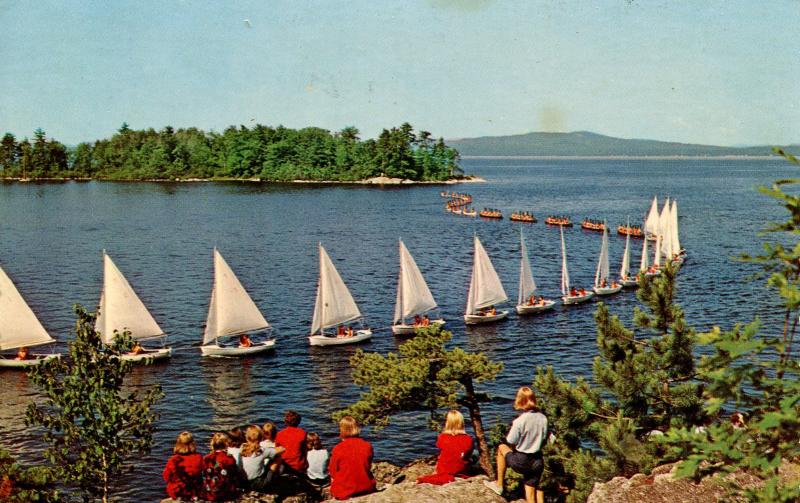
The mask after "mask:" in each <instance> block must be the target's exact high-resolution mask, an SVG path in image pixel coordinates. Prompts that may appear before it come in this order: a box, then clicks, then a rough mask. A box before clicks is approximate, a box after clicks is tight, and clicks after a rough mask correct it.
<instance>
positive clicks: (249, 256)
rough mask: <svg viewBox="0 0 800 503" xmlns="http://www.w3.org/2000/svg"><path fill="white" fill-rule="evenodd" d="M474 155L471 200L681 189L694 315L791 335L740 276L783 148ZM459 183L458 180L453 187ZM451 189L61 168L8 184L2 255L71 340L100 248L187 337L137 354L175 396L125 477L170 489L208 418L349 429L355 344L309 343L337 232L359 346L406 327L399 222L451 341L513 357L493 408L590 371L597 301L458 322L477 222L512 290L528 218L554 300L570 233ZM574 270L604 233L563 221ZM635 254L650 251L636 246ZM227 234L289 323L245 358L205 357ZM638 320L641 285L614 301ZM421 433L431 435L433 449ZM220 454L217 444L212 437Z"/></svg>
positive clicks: (412, 420)
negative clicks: (540, 383) (172, 179)
mask: <svg viewBox="0 0 800 503" xmlns="http://www.w3.org/2000/svg"><path fill="white" fill-rule="evenodd" d="M464 167H465V170H466V171H467V172H468V173H475V174H478V175H480V176H482V177H484V178H485V179H486V180H487V183H485V184H468V185H461V186H457V187H456V190H461V191H465V192H470V193H471V194H473V196H474V198H475V202H474V205H475V206H476V207H477V208H478V209H480V208H482V207H483V206H488V207H494V208H499V209H501V210H503V212H504V213H505V214H506V215H508V214H509V213H510V212H511V211H512V210H515V209H525V210H530V211H532V212H533V213H534V214H535V215H536V216H537V217H539V218H540V219H543V218H544V216H546V215H547V214H549V213H558V214H569V215H571V216H572V217H573V219H574V220H575V221H578V222H579V221H580V220H581V219H582V218H584V217H587V216H588V217H593V218H605V219H607V220H608V222H609V224H611V225H613V226H616V225H617V224H618V223H622V222H624V221H625V220H626V219H628V218H630V219H631V221H632V222H636V221H640V220H641V219H642V218H643V215H644V213H645V212H646V211H647V209H648V208H649V205H650V202H651V200H652V197H653V195H654V194H658V195H659V201H660V202H661V201H662V200H663V196H667V195H668V196H671V197H675V198H677V200H678V210H679V214H680V232H681V241H682V244H683V245H684V246H685V248H686V249H687V250H688V253H689V260H688V261H687V263H686V265H685V266H684V268H683V269H682V271H681V273H680V284H679V295H678V297H679V302H680V303H681V304H682V305H683V307H684V309H685V310H686V312H687V317H688V319H689V321H690V323H691V324H693V325H694V326H695V327H697V328H698V329H700V330H703V329H707V328H709V327H711V326H713V325H721V326H722V327H730V326H731V325H732V324H733V322H734V321H748V320H750V319H751V318H752V317H753V316H754V315H759V316H761V317H762V319H763V320H764V323H765V330H768V331H770V332H773V333H775V332H778V331H779V330H780V321H779V319H778V317H777V315H778V313H777V310H776V308H775V300H774V299H773V298H771V297H770V296H768V295H766V294H765V293H764V290H763V289H762V288H761V286H760V284H754V283H748V282H746V281H745V278H746V277H747V276H748V275H749V274H751V273H753V272H754V271H755V269H754V267H753V266H752V265H748V264H743V263H739V262H735V261H732V260H731V259H730V257H732V256H735V255H738V254H739V253H741V252H752V253H756V252H758V251H759V249H760V244H759V243H760V241H759V239H758V238H757V237H756V232H757V231H758V230H760V229H761V228H762V227H763V226H764V224H765V223H766V222H767V221H769V220H771V219H776V218H781V217H783V214H782V211H781V209H780V208H779V207H777V205H775V204H774V203H772V202H771V201H770V200H769V199H768V198H767V197H765V196H762V195H759V194H758V193H757V192H756V190H755V188H756V186H758V185H763V184H768V183H770V182H771V181H772V180H774V179H776V178H782V177H787V176H791V175H793V174H795V173H794V172H793V170H792V169H791V168H790V167H789V166H788V165H787V164H785V163H784V162H782V161H765V160H636V161H632V160H602V161H598V160H578V161H575V160H569V161H567V160H524V159H480V160H478V159H470V160H466V161H464ZM449 189H450V187H448V190H449ZM440 190H442V187H439V186H427V187H425V186H421V187H411V188H402V189H399V188H387V189H380V188H370V187H348V186H339V187H336V186H313V187H312V186H302V187H298V186H288V185H277V186H269V185H256V184H246V183H224V184H222V183H221V184H210V183H183V184H182V183H175V184H171V183H170V184H164V183H160V184H157V183H97V182H91V183H64V184H0V262H1V263H2V265H3V267H4V269H5V270H6V272H7V273H8V274H9V275H10V276H11V277H12V278H13V279H14V280H15V281H16V282H17V285H18V287H19V288H20V290H21V291H22V292H23V295H24V296H25V297H26V299H28V301H29V302H30V304H31V305H32V306H33V308H34V310H35V311H36V312H37V313H38V314H39V316H40V318H41V319H42V321H43V323H44V325H45V326H46V327H47V328H48V329H49V330H50V331H51V333H52V334H54V335H56V337H57V338H59V339H60V340H61V341H63V340H65V339H68V338H69V337H70V329H71V327H72V324H73V321H74V320H73V316H72V313H71V308H70V306H71V305H72V304H73V303H76V302H77V303H82V304H84V305H87V306H94V305H95V304H96V303H97V299H98V295H99V292H100V286H101V281H102V262H101V250H102V249H103V248H105V249H106V250H107V251H108V253H109V254H110V255H111V257H112V258H113V259H114V261H115V262H116V264H117V265H118V267H119V268H120V269H121V270H122V272H123V273H124V274H125V275H126V276H127V277H128V280H129V281H130V282H131V284H132V285H133V287H134V289H136V290H137V292H138V293H139V294H140V296H141V298H142V299H143V300H144V302H145V304H146V305H147V306H148V307H149V308H150V310H151V312H152V313H153V314H154V316H155V318H156V319H157V320H158V321H159V323H160V324H161V327H162V328H163V329H164V330H165V331H166V332H167V333H168V334H169V336H170V338H169V343H170V344H171V345H172V346H173V347H174V348H175V354H174V357H173V358H172V360H171V361H169V362H168V363H165V364H159V365H155V366H151V367H145V368H138V369H136V371H135V373H134V376H133V379H132V382H133V383H136V384H149V383H154V382H158V383H161V385H162V386H163V388H164V391H165V392H166V398H165V399H164V400H163V401H162V402H161V403H160V406H159V408H160V410H161V413H162V417H161V420H160V422H159V424H158V427H159V432H158V434H157V436H156V444H155V446H154V448H153V453H152V455H151V456H149V457H148V458H146V459H142V460H141V461H140V463H139V466H138V469H137V470H136V472H135V476H134V479H131V480H126V481H122V482H121V484H122V488H123V491H124V494H126V496H127V497H128V498H129V499H131V500H155V499H157V498H159V497H161V495H162V494H163V489H162V485H163V484H162V482H161V479H160V477H161V469H162V467H163V463H164V462H165V460H166V459H167V457H168V456H169V453H170V452H171V448H172V443H173V441H174V438H175V435H176V434H177V433H178V432H179V431H181V430H184V429H188V430H191V431H193V432H194V433H195V434H196V436H197V438H198V439H199V441H200V442H201V443H202V444H203V445H204V444H205V443H206V441H207V439H208V438H209V433H210V432H212V431H214V430H217V429H223V428H230V427H232V426H234V425H237V424H241V423H247V422H256V423H261V422H263V421H264V420H266V419H273V420H275V421H276V422H279V420H280V418H281V417H282V415H283V411H284V410H285V409H286V408H289V407H291V408H294V409H296V410H298V411H299V412H300V413H301V414H302V415H303V426H305V427H306V429H308V430H312V431H317V432H319V433H320V434H322V436H323V438H324V439H325V440H327V447H329V448H330V447H331V446H332V445H333V444H334V443H335V438H334V435H335V433H336V429H335V427H334V425H333V424H332V423H331V421H330V414H331V413H332V412H333V411H334V410H336V409H337V408H340V407H343V406H345V405H347V404H349V403H351V402H352V401H354V400H355V399H356V398H357V396H358V389H356V388H355V387H354V386H353V385H352V384H351V380H350V370H349V367H348V363H347V361H348V357H349V356H350V355H352V354H353V352H354V351H355V348H347V347H343V348H338V349H317V348H310V347H309V346H308V343H307V340H306V335H307V331H308V329H309V326H310V319H311V314H312V310H313V302H314V295H315V288H316V282H317V267H318V266H317V264H318V257H317V249H316V243H317V242H318V241H322V242H323V244H324V245H325V247H326V249H327V250H328V253H329V254H330V255H331V257H332V258H333V260H334V262H335V263H336V266H337V267H338V268H339V272H340V274H341V275H342V277H343V278H344V280H345V282H346V283H347V284H348V286H349V287H350V289H351V291H352V293H353V296H354V297H355V299H356V301H357V302H358V304H359V306H360V308H361V311H362V313H364V315H365V317H366V319H367V322H368V323H369V324H370V325H371V326H372V327H373V328H374V329H376V330H375V337H374V339H373V341H372V342H370V343H368V344H365V345H363V346H361V347H362V348H364V349H366V350H369V351H379V352H381V353H386V352H388V351H393V350H395V349H396V347H397V343H398V340H397V339H395V338H394V337H393V336H392V335H391V333H390V332H389V330H388V326H389V323H390V321H391V316H392V312H393V308H394V306H393V302H394V298H395V282H396V277H397V268H398V257H397V239H398V238H399V237H402V238H403V239H404V241H405V243H406V245H407V246H408V248H409V250H410V251H411V253H412V254H413V255H414V257H415V258H416V261H417V263H418V265H419V267H420V269H421V270H422V272H423V274H424V275H425V277H426V279H427V281H428V284H429V286H430V288H431V290H432V292H433V294H434V297H435V298H436V300H437V302H438V303H439V304H440V306H441V308H442V313H443V314H444V316H445V318H446V319H447V320H448V328H449V329H451V330H452V331H453V332H454V339H453V340H454V343H455V344H457V345H459V346H462V347H464V348H465V349H468V350H472V351H485V352H486V353H487V354H488V355H489V356H490V357H491V358H494V359H497V360H500V361H502V362H503V363H504V364H505V370H504V372H503V373H502V374H501V376H500V378H499V379H498V380H497V381H496V382H495V383H492V384H490V385H488V386H487V387H486V388H488V391H489V392H490V393H492V395H493V396H494V398H495V400H494V402H492V403H490V404H487V406H486V410H485V413H484V417H485V418H487V420H488V422H490V423H491V422H493V421H494V420H496V419H498V418H499V419H502V420H504V421H505V420H508V419H510V417H511V416H512V411H511V409H510V406H509V404H510V401H511V398H512V395H513V393H514V391H515V390H516V388H517V387H518V386H520V385H525V384H529V383H530V382H531V379H532V376H533V374H534V369H535V368H536V367H537V366H540V365H553V366H554V367H556V369H557V370H558V371H559V372H561V373H563V374H565V375H567V376H570V377H575V376H578V375H589V374H590V372H591V359H592V358H593V356H594V355H595V354H596V347H595V327H594V323H593V320H592V313H593V311H594V308H593V307H592V306H591V305H586V306H581V307H577V308H572V309H569V310H565V309H562V308H557V309H556V310H555V311H554V312H552V313H550V314H546V315H543V316H540V317H532V318H524V319H520V318H517V317H516V316H512V317H511V318H510V319H509V320H508V321H505V322H502V323H500V324H497V325H493V326H486V327H480V328H465V327H464V325H463V322H462V321H461V320H462V318H461V315H462V314H463V310H464V305H465V303H466V292H467V287H468V283H469V274H470V267H471V260H472V257H471V251H472V248H471V237H472V234H473V233H474V232H477V234H478V236H479V237H480V238H481V240H482V242H483V244H484V246H485V247H486V249H487V251H488V252H489V255H490V256H491V258H492V260H493V261H494V264H495V267H496V268H497V270H498V272H499V274H500V276H501V279H502V280H503V283H504V285H505V288H506V291H507V292H508V293H509V296H510V297H512V299H515V298H516V289H517V275H518V263H519V262H518V261H519V257H518V254H519V234H518V230H519V228H520V226H522V227H523V228H524V229H525V232H526V237H527V240H528V247H529V250H530V253H531V257H532V260H533V270H534V275H535V278H536V281H537V284H538V285H539V287H540V291H541V292H543V293H544V294H545V295H548V296H552V297H556V296H557V294H558V288H559V274H560V267H561V262H560V260H561V258H560V242H559V235H558V230H557V229H553V228H547V227H546V226H544V225H543V224H541V223H538V224H535V225H531V224H513V223H511V222H509V221H508V220H503V221H501V222H495V221H481V220H474V219H467V218H463V217H457V216H453V215H450V214H448V213H445V212H444V211H443V209H442V208H443V204H444V200H443V199H442V198H440V197H439V191H440ZM566 241H567V254H568V256H569V267H570V275H571V278H572V282H573V284H576V285H579V286H580V285H585V286H587V287H588V286H589V285H590V284H591V283H592V281H593V278H594V270H595V264H596V258H597V254H598V252H599V247H600V235H599V234H596V233H587V232H584V231H581V230H580V229H579V228H575V229H572V230H567V231H566ZM610 241H611V243H610V251H611V257H612V258H611V260H612V264H613V266H612V269H618V268H619V262H620V260H621V255H622V250H623V247H624V243H625V241H624V239H622V238H619V237H617V236H616V235H613V236H612V238H611V240H610ZM632 242H633V243H635V248H634V251H633V253H632V257H631V263H632V265H633V266H634V267H636V266H638V261H639V254H640V250H641V241H639V240H635V241H632ZM213 246H217V247H219V249H220V250H221V252H222V253H223V255H224V256H225V258H226V260H227V261H228V263H229V264H230V265H231V267H232V268H233V269H234V271H235V272H236V273H237V275H238V276H239V277H240V279H241V280H242V282H243V283H244V285H245V287H246V288H247V289H248V290H249V292H250V293H251V295H252V296H253V298H254V299H255V301H256V303H257V304H258V305H259V306H260V307H261V308H262V310H263V311H264V312H265V314H266V316H267V319H268V320H269V321H270V322H271V323H272V324H273V325H274V327H275V330H276V333H277V338H278V345H277V351H276V352H275V354H274V355H272V356H267V357H261V358H254V359H247V360H235V359H231V360H217V359H203V358H201V357H200V352H199V350H198V349H197V348H196V347H195V346H196V345H197V344H198V343H199V341H200V339H201V337H202V331H203V325H204V322H205V316H206V310H207V306H208V299H209V295H210V289H211V274H212V263H211V249H212V247H213ZM608 303H609V304H610V306H611V308H612V310H613V311H614V312H615V313H618V314H619V315H620V317H621V318H622V319H623V320H630V318H631V317H632V310H633V307H634V306H635V305H636V300H635V295H634V294H633V293H626V294H621V295H619V296H616V297H613V298H611V299H608ZM0 387H2V388H3V389H4V390H6V392H5V393H4V395H3V401H2V403H3V407H0V442H2V445H4V446H5V447H7V448H10V449H11V450H12V452H14V453H16V454H18V455H21V456H23V457H24V458H25V459H29V460H33V459H36V451H37V449H39V448H40V447H41V445H40V444H39V443H38V441H37V440H36V435H34V434H32V433H31V432H27V431H25V427H24V410H25V407H26V405H27V404H28V403H29V401H30V400H32V399H34V397H35V396H36V393H35V390H33V389H31V387H30V386H29V385H28V382H27V378H26V377H25V376H24V375H23V374H20V373H16V372H2V373H0ZM367 437H368V438H369V439H370V440H372V441H374V443H375V447H376V456H377V457H378V458H380V459H388V460H390V461H394V462H405V461H409V460H411V459H413V458H416V457H419V456H420V455H428V454H433V453H435V448H434V439H435V433H432V432H429V431H427V430H425V427H424V421H422V420H420V418H419V417H418V416H414V415H406V416H402V417H398V418H397V419H396V420H395V421H394V422H393V425H392V426H391V427H390V428H388V429H386V430H383V431H381V432H372V431H368V432H367ZM420 446H422V447H420ZM202 450H203V451H205V448H203V449H202Z"/></svg>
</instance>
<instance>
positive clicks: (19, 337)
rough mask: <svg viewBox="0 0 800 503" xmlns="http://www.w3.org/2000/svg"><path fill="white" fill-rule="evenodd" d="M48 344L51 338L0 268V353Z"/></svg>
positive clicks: (51, 340)
mask: <svg viewBox="0 0 800 503" xmlns="http://www.w3.org/2000/svg"><path fill="white" fill-rule="evenodd" d="M49 342H53V338H52V337H50V335H48V333H47V330H45V329H44V327H43V326H42V323H41V322H40V321H39V319H38V318H36V315H35V314H34V313H33V310H32V309H31V308H30V306H28V304H27V303H26V302H25V299H23V298H22V295H21V294H20V293H19V290H17V287H15V286H14V283H13V282H12V281H11V278H9V277H8V275H7V274H6V272H5V271H4V270H3V268H2V267H0V351H4V350H6V349H16V348H21V347H23V346H25V347H30V346H38V345H39V344H47V343H49Z"/></svg>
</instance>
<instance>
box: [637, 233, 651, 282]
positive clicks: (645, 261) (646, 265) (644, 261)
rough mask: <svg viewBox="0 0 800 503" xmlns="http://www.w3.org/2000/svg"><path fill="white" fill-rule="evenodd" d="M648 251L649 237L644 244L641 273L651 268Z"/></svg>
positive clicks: (640, 266)
mask: <svg viewBox="0 0 800 503" xmlns="http://www.w3.org/2000/svg"><path fill="white" fill-rule="evenodd" d="M648 253H649V252H648V251H647V237H646V236H645V239H644V243H642V261H641V262H640V263H639V272H642V273H644V272H647V269H649V268H650V263H649V259H650V257H648V256H647V255H648Z"/></svg>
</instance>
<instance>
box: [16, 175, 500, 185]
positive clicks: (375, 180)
mask: <svg viewBox="0 0 800 503" xmlns="http://www.w3.org/2000/svg"><path fill="white" fill-rule="evenodd" d="M92 181H97V182H130V183H142V182H145V183H198V182H200V183H215V182H224V183H230V182H240V183H263V184H274V185H284V184H287V185H293V184H298V185H378V186H384V185H391V186H417V185H456V184H460V183H485V182H486V180H485V179H484V178H481V177H479V176H474V175H466V176H464V177H461V178H452V179H449V180H410V179H404V178H390V177H386V176H375V177H371V178H366V179H363V180H262V179H260V178H142V179H129V178H81V177H64V178H22V177H6V178H0V183H42V182H59V183H61V182H92Z"/></svg>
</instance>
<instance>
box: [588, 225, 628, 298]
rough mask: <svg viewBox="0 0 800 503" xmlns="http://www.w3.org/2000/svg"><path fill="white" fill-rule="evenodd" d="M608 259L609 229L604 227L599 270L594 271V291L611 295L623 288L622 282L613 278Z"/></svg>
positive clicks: (598, 260) (598, 261)
mask: <svg viewBox="0 0 800 503" xmlns="http://www.w3.org/2000/svg"><path fill="white" fill-rule="evenodd" d="M606 227H607V226H606ZM610 276H611V271H610V266H609V261H608V229H607V228H605V227H604V228H603V240H602V242H601V243H600V257H598V259H597V270H596V271H595V273H594V288H593V290H594V293H596V294H597V295H611V294H614V293H617V292H619V291H620V290H622V284H621V283H617V282H616V281H611V282H610V283H609V281H610V280H611V277H610Z"/></svg>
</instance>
